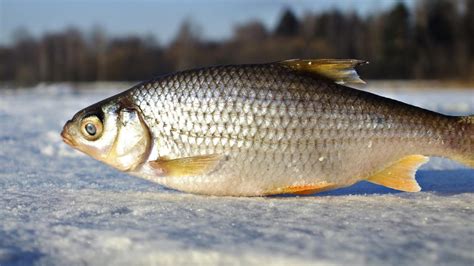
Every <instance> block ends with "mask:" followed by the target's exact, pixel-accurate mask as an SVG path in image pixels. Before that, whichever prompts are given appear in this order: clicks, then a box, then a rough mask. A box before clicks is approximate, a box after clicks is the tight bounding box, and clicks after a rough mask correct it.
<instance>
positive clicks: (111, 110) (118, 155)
mask: <svg viewBox="0 0 474 266" xmlns="http://www.w3.org/2000/svg"><path fill="white" fill-rule="evenodd" d="M61 136H62V138H63V141H64V142H65V143H66V144H68V145H70V146H71V147H73V148H75V149H77V150H79V151H81V152H83V153H85V154H87V155H89V156H91V157H93V158H95V159H97V160H99V161H102V162H104V163H106V164H108V165H111V166H113V167H115V168H117V169H119V170H121V171H132V170H134V169H136V168H137V167H138V166H140V165H142V164H143V163H144V162H145V161H146V160H147V158H148V156H149V154H150V150H151V140H150V132H149V129H148V127H147V125H146V123H145V122H144V120H143V118H142V117H141V112H140V110H139V109H138V108H137V107H135V106H133V105H131V104H128V105H124V104H123V102H121V101H118V100H112V101H106V102H99V103H97V104H94V105H91V106H89V107H87V108H85V109H83V110H81V111H79V112H77V113H76V114H75V115H74V117H73V118H72V119H71V120H69V121H67V122H66V124H65V125H64V127H63V130H62V132H61Z"/></svg>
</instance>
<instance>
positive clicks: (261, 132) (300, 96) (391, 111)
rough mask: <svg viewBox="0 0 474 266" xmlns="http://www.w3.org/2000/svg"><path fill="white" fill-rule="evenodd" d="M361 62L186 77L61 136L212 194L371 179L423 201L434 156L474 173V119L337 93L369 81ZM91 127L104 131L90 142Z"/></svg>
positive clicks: (146, 87)
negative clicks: (423, 173) (420, 174)
mask: <svg viewBox="0 0 474 266" xmlns="http://www.w3.org/2000/svg"><path fill="white" fill-rule="evenodd" d="M359 63H360V61H355V60H326V61H325V60H289V61H283V62H276V63H269V64H256V65H233V66H232V65H231V66H215V67H207V68H201V69H195V70H188V71H183V72H178V73H174V74H170V75H166V76H162V77H159V78H156V79H153V80H150V81H147V82H143V83H141V84H138V85H136V86H134V87H132V88H131V89H129V90H127V91H125V92H123V93H121V94H118V95H116V96H113V97H111V98H109V99H106V100H104V101H102V102H100V103H97V104H95V105H92V106H90V107H88V108H86V109H84V110H82V111H80V112H78V113H77V114H76V115H75V116H74V118H73V119H72V120H71V121H69V122H68V123H67V124H66V125H65V127H64V130H63V133H62V135H63V138H64V139H65V141H66V142H67V143H68V144H70V145H72V146H74V147H75V148H77V149H79V150H81V151H83V152H85V153H87V154H89V155H91V156H92V157H94V158H96V159H99V160H101V161H103V162H105V163H107V164H109V165H112V166H114V167H116V168H118V169H120V170H122V171H126V172H129V173H130V174H133V175H136V176H140V177H143V178H145V179H148V180H151V181H154V182H157V183H160V184H162V185H165V186H168V187H171V188H174V189H178V190H182V191H186V192H191V193H199V194H207V195H232V196H261V195H272V194H284V193H298V194H305V193H314V192H320V191H324V190H328V189H335V188H339V187H345V186H350V185H352V184H354V183H357V182H359V181H362V180H367V181H370V182H373V183H376V184H380V185H384V186H388V187H392V188H395V189H400V190H404V191H419V190H420V187H419V186H418V184H417V183H416V181H415V179H414V172H415V171H416V169H417V168H418V166H420V165H421V164H422V163H424V162H425V161H426V160H427V157H425V155H426V156H444V157H449V158H454V159H458V160H460V161H462V162H464V163H466V164H468V165H472V164H473V162H474V156H473V153H474V136H473V135H474V124H473V119H472V118H470V117H454V116H446V115H442V114H439V113H435V112H431V111H428V110H424V109H421V108H418V107H414V106H411V105H408V104H404V103H402V102H399V101H395V100H391V99H388V98H384V97H381V96H377V95H375V94H371V93H368V92H364V91H360V90H356V89H353V88H350V87H347V86H344V85H341V84H338V83H336V82H335V81H339V82H358V81H360V80H359V79H358V76H357V74H356V73H355V71H354V70H353V69H352V67H353V66H355V65H357V64H359ZM90 117H97V121H98V125H102V131H103V132H100V133H101V135H100V137H98V138H97V139H94V140H87V139H86V140H84V136H83V135H87V133H88V132H87V130H86V127H87V125H88V124H87V121H86V122H84V120H87V118H90ZM97 121H96V122H97ZM84 132H85V133H86V134H84ZM96 133H97V132H96Z"/></svg>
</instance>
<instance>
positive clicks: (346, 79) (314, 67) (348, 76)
mask: <svg viewBox="0 0 474 266" xmlns="http://www.w3.org/2000/svg"><path fill="white" fill-rule="evenodd" d="M280 63H281V64H284V65H287V66H289V67H291V68H293V69H295V70H299V71H305V72H309V73H314V74H317V75H320V76H323V77H326V78H328V79H330V80H333V81H334V82H336V83H339V84H356V83H362V84H365V82H364V81H363V80H362V79H360V77H359V75H358V74H357V71H356V70H355V67H356V66H358V65H363V64H367V63H368V62H367V61H362V60H356V59H291V60H285V61H281V62H280Z"/></svg>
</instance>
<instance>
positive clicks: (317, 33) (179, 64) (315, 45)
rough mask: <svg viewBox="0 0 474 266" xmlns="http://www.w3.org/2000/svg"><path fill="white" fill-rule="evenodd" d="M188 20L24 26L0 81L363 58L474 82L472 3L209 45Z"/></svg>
mask: <svg viewBox="0 0 474 266" xmlns="http://www.w3.org/2000/svg"><path fill="white" fill-rule="evenodd" d="M200 31H201V30H200V26H199V25H197V24H196V23H194V22H193V21H192V19H190V20H186V21H183V23H182V25H181V27H180V29H179V30H178V32H177V33H176V36H175V38H174V39H173V40H172V41H171V42H169V43H167V44H162V43H160V42H159V41H157V40H156V38H154V37H153V36H138V35H137V36H126V37H111V36H108V35H107V33H106V32H105V31H104V30H103V29H102V28H101V27H96V28H94V29H93V30H90V31H87V32H85V31H82V30H79V29H77V28H74V27H70V28H67V29H64V30H63V31H60V32H51V33H47V34H44V35H43V36H40V37H32V35H31V34H30V33H28V31H27V30H25V29H23V30H22V29H19V30H17V31H16V32H15V33H14V41H13V42H12V44H9V45H4V46H0V62H1V64H0V81H3V82H15V83H20V84H34V83H37V82H59V81H72V82H79V81H136V80H145V79H149V78H152V77H155V76H158V75H161V74H165V73H169V72H173V71H179V70H184V69H188V68H193V67H201V66H208V65H223V64H240V63H261V62H272V61H278V60H284V59H289V58H357V59H364V60H368V61H370V64H369V65H367V66H364V67H362V68H361V69H360V70H361V74H362V75H363V76H364V78H366V79H440V80H458V81H468V82H472V80H473V79H474V1H450V0H430V1H418V2H417V5H416V8H414V9H409V8H408V7H407V6H405V5H404V4H403V3H402V2H400V3H398V4H396V5H395V6H393V7H392V8H391V9H389V10H385V11H383V12H380V13H376V14H369V15H366V16H361V15H358V14H357V13H355V12H346V13H344V12H340V11H338V10H328V11H323V12H317V11H312V12H308V13H305V15H303V16H297V15H295V13H294V12H293V11H292V10H291V9H285V10H282V12H281V15H280V18H279V20H278V23H277V24H276V25H274V27H273V28H268V27H265V25H264V24H263V23H262V22H260V21H248V22H247V23H245V24H240V25H235V27H234V29H233V33H232V36H231V37H230V38H227V39H224V40H218V41H216V40H206V39H203V38H202V37H201V35H202V34H200Z"/></svg>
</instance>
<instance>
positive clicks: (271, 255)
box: [0, 84, 474, 266]
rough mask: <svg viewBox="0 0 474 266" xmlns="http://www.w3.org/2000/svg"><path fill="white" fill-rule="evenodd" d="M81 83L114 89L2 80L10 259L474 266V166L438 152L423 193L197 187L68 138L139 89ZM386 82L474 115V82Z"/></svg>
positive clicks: (413, 96) (3, 259) (0, 235)
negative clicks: (106, 160) (97, 154)
mask: <svg viewBox="0 0 474 266" xmlns="http://www.w3.org/2000/svg"><path fill="white" fill-rule="evenodd" d="M81 86H86V87H87V86H91V87H94V86H99V87H101V88H102V87H109V88H103V89H98V90H90V89H87V88H86V89H83V90H76V88H77V85H71V84H50V85H39V86H37V87H36V88H33V89H30V90H13V89H0V121H1V122H0V191H1V192H0V265H2V266H4V265H30V264H38V265H79V264H80V265H82V264H88V265H131V264H133V265H149V264H152V265H153V264H155V265H156V264H158V265H189V264H201V265H216V264H219V265H240V264H244V265H260V264H266V265H343V264H350V265H433V264H435V265H447V264H449V265H473V264H474V206H473V202H474V170H472V169H468V168H463V167H462V166H460V165H459V164H457V163H454V162H452V161H449V160H445V159H434V160H431V161H430V163H428V164H427V165H426V166H423V167H422V170H420V171H419V172H418V173H417V179H418V181H419V183H420V185H421V187H422V189H423V190H422V192H419V193H403V192H397V191H394V190H390V189H387V188H383V187H380V186H376V185H372V184H369V183H365V182H363V183H359V184H357V185H355V186H353V187H350V188H345V189H341V190H336V191H331V192H325V193H322V194H319V195H311V196H305V197H294V196H281V197H267V198H232V197H206V196H196V195H191V194H185V193H181V192H177V191H173V190H170V189H166V188H164V187H162V186H160V185H158V184H154V183H150V182H147V181H145V180H141V179H138V178H135V177H131V176H128V175H126V174H123V173H120V172H118V171H116V170H114V169H112V168H110V167H108V166H106V165H103V164H101V163H99V162H97V161H95V160H93V159H91V158H89V157H87V156H85V155H82V154H80V153H78V152H75V151H73V150H72V149H71V148H70V147H68V146H67V145H65V144H64V143H62V141H61V138H60V137H59V132H60V129H61V127H62V125H63V124H64V123H65V121H66V120H67V119H69V118H70V117H72V115H73V114H74V113H75V112H76V111H78V110H79V109H81V108H83V107H85V106H87V105H89V104H91V103H94V102H96V101H98V100H101V99H103V98H105V97H107V96H110V95H113V94H115V93H117V92H118V91H120V90H123V89H125V88H127V86H128V85H127V84H92V85H81ZM110 87H114V88H115V89H110ZM369 89H371V90H375V89H373V88H372V87H369ZM376 91H377V90H376ZM377 92H378V93H381V94H384V95H386V96H388V97H393V98H396V99H400V100H402V101H406V102H409V103H412V104H416V105H419V106H423V107H426V108H429V109H432V110H437V111H441V112H444V113H449V114H470V113H474V97H473V91H472V90H461V89H451V90H446V91H441V90H437V89H432V90H427V89H424V90H416V91H415V90H406V89H399V88H390V87H389V88H384V89H383V90H378V91H377Z"/></svg>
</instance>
